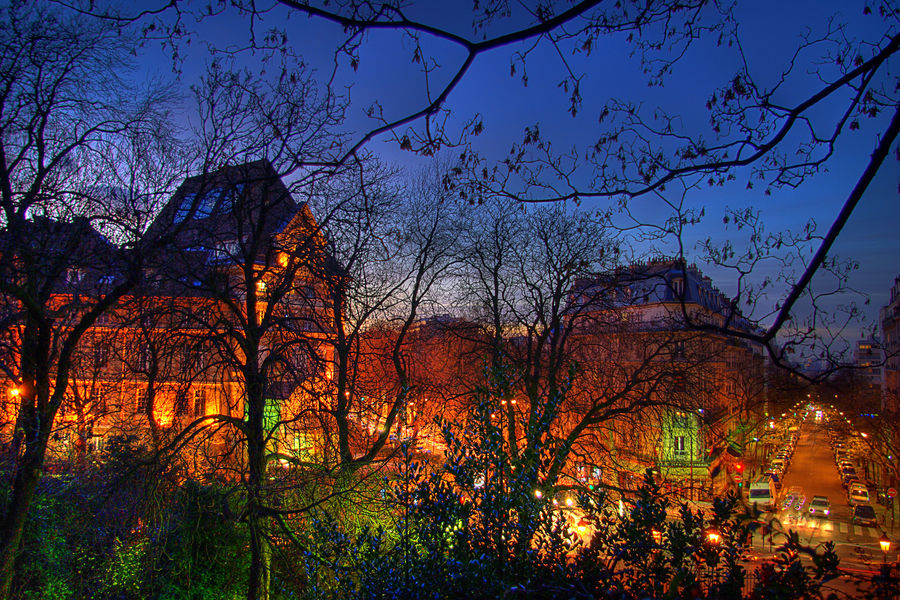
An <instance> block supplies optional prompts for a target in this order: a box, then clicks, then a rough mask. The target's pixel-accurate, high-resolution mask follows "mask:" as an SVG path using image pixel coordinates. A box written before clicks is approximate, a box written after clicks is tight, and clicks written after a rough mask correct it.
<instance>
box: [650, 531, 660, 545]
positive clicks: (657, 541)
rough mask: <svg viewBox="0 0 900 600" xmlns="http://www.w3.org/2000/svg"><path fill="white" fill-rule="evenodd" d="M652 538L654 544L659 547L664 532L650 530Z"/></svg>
mask: <svg viewBox="0 0 900 600" xmlns="http://www.w3.org/2000/svg"><path fill="white" fill-rule="evenodd" d="M650 536H651V537H652V538H653V543H654V544H656V545H657V546H659V545H660V544H662V531H659V530H657V529H651V530H650Z"/></svg>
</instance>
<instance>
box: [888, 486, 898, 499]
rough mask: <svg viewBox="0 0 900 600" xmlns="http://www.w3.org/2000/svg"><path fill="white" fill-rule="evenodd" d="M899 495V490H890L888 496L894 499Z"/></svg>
mask: <svg viewBox="0 0 900 600" xmlns="http://www.w3.org/2000/svg"><path fill="white" fill-rule="evenodd" d="M896 495H897V488H888V496H890V497H891V498H893V497H894V496H896Z"/></svg>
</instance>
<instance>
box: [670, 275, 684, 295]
mask: <svg viewBox="0 0 900 600" xmlns="http://www.w3.org/2000/svg"><path fill="white" fill-rule="evenodd" d="M672 290H673V291H674V292H675V296H677V297H678V298H682V297H683V296H684V279H683V278H681V277H676V278H675V279H673V280H672Z"/></svg>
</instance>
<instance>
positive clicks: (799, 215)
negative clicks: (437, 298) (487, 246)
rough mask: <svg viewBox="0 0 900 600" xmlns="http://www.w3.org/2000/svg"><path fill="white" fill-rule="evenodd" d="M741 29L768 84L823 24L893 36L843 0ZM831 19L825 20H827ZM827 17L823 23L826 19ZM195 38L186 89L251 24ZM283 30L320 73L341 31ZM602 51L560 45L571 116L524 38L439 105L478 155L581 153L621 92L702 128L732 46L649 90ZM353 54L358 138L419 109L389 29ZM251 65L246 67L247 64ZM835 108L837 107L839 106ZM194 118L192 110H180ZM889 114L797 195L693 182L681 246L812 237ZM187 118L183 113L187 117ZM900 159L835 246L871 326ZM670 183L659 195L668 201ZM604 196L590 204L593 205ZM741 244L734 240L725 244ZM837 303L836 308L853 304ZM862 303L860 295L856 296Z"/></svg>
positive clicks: (448, 9) (748, 17)
mask: <svg viewBox="0 0 900 600" xmlns="http://www.w3.org/2000/svg"><path fill="white" fill-rule="evenodd" d="M417 4H418V5H417V6H414V7H412V8H411V9H410V13H409V14H410V16H411V17H413V18H418V19H420V20H423V21H426V22H428V23H429V24H432V25H437V26H441V27H446V28H449V29H451V30H453V31H455V32H457V33H459V34H463V35H468V36H470V37H473V36H476V35H477V34H473V33H472V27H471V15H470V13H469V8H470V3H469V2H462V1H460V2H425V3H417ZM736 15H737V17H738V19H737V20H738V22H739V23H740V25H739V27H740V29H739V33H740V36H741V39H742V40H743V48H744V57H745V58H746V60H747V63H748V65H749V67H750V71H751V72H752V73H753V74H754V76H755V77H757V78H758V82H761V83H763V84H764V85H765V84H766V82H771V81H774V78H775V77H777V76H778V74H779V73H780V72H781V71H782V70H783V69H785V68H786V66H787V64H788V60H789V58H790V56H791V54H792V53H793V51H794V49H795V48H796V47H797V45H798V43H799V42H800V36H801V34H803V32H805V31H809V32H811V33H812V34H813V35H815V34H816V33H821V32H822V31H823V30H824V28H825V27H827V26H828V23H829V22H831V23H845V24H846V29H845V30H844V34H845V35H846V36H847V38H849V39H864V40H869V41H878V39H879V38H880V37H881V36H882V35H885V34H887V35H895V34H896V32H897V29H898V24H897V22H896V20H895V21H894V22H893V25H892V27H893V29H891V26H890V25H888V24H886V21H885V20H884V19H882V18H881V17H880V16H878V14H877V10H876V11H875V12H874V13H873V14H871V15H868V16H866V15H863V4H862V3H857V2H840V1H829V2H820V1H807V2H774V1H773V2H763V1H754V2H744V3H741V5H740V6H739V7H738V8H737V10H736ZM831 19H833V20H831ZM830 20H831V21H830ZM187 24H188V25H189V27H190V28H192V30H193V36H192V41H191V45H190V46H185V47H183V48H182V51H183V52H184V56H185V57H186V59H185V61H184V62H183V63H182V65H181V67H182V79H181V81H182V83H183V84H185V85H189V84H191V83H192V82H193V81H195V80H196V78H197V77H198V76H199V75H200V74H201V73H202V71H203V68H204V65H205V64H207V62H208V61H209V53H208V51H207V49H206V43H207V42H208V43H210V44H213V45H218V46H226V45H232V46H241V45H243V44H244V43H246V40H247V21H245V20H242V19H240V18H238V17H237V16H236V15H234V14H226V15H223V16H219V17H216V18H214V19H210V20H207V21H204V22H201V23H193V22H188V23H187ZM270 24H271V25H273V26H277V27H279V28H282V29H283V30H284V31H285V32H286V33H287V34H288V39H289V44H290V45H291V46H292V47H293V49H294V50H295V51H296V52H297V54H298V55H300V56H302V57H303V59H304V61H305V62H306V63H307V64H308V65H309V66H310V67H312V68H314V69H316V70H317V74H318V76H319V77H321V78H323V79H324V77H325V76H326V75H327V74H328V73H329V71H330V68H331V60H332V53H333V48H334V46H335V44H337V43H339V42H340V41H341V40H342V39H343V37H342V31H341V28H340V27H338V26H336V25H333V24H330V23H326V22H324V21H321V20H317V19H308V18H307V17H305V16H301V15H299V14H293V15H291V14H290V13H289V12H288V11H287V10H286V9H281V8H276V9H275V10H274V11H272V12H271V13H270V14H269V18H268V20H267V21H265V24H264V25H261V26H260V27H259V28H258V30H257V31H260V32H261V31H263V30H265V28H266V27H268V26H269V25H270ZM515 24H516V21H515V19H513V20H511V21H508V22H504V23H501V24H498V25H497V26H496V27H495V28H494V29H491V30H489V32H490V34H492V35H493V34H496V33H500V32H502V31H505V30H507V29H511V28H513V27H514V25H515ZM599 41H600V43H599V44H598V45H597V46H596V47H595V48H594V50H593V52H592V53H591V55H590V56H585V55H583V54H577V55H573V54H572V53H571V50H572V48H571V47H566V46H565V45H562V46H560V50H559V51H560V52H562V54H563V55H564V56H566V57H567V58H568V59H569V61H570V62H569V64H570V66H571V67H572V69H573V70H574V71H575V72H576V73H577V74H583V75H584V79H583V81H582V95H583V96H584V104H583V106H582V107H581V109H580V110H579V112H578V114H577V116H575V117H574V118H573V117H572V116H571V115H570V114H569V113H568V112H567V108H568V104H567V101H566V95H565V93H564V92H563V91H562V90H561V89H560V88H559V83H560V81H561V80H562V79H563V70H562V69H563V66H562V62H561V60H560V57H559V54H558V53H557V50H556V49H554V48H553V47H552V46H550V45H547V44H545V45H544V46H542V47H540V48H538V49H537V50H536V51H535V52H534V53H533V54H531V55H530V56H529V57H528V61H527V64H526V68H527V74H528V83H527V86H526V85H524V84H523V82H522V79H521V75H522V70H521V67H518V68H517V72H516V75H515V76H510V61H511V57H512V56H513V53H515V52H517V51H522V50H523V49H524V48H525V47H526V46H527V44H523V45H515V46H509V47H506V48H501V49H498V50H495V51H492V52H491V53H489V54H486V55H482V56H480V57H479V58H477V59H476V62H475V64H474V65H473V67H472V69H471V70H470V72H469V73H468V74H467V75H466V77H465V78H464V80H463V81H462V82H461V84H460V85H459V86H458V87H457V88H456V89H455V90H454V91H453V93H452V95H451V96H450V98H449V101H448V103H447V105H446V108H448V109H450V110H451V113H452V116H451V123H452V122H456V123H462V122H464V121H465V120H466V119H468V118H470V117H472V116H473V115H474V114H475V113H479V114H481V115H482V116H483V122H484V126H485V130H484V133H483V134H482V135H481V136H480V137H479V138H477V139H476V140H475V147H476V149H478V150H479V151H480V152H482V153H483V154H484V155H485V156H487V157H498V158H502V157H503V155H504V154H505V153H506V152H507V151H508V150H509V147H510V145H511V144H512V143H514V142H518V141H520V140H521V139H522V135H523V131H524V128H525V127H528V126H532V125H534V124H538V123H539V124H540V127H541V130H542V131H543V132H545V133H549V134H550V135H551V137H552V140H553V143H554V146H555V147H557V148H567V147H570V146H571V147H575V148H579V149H580V148H584V147H587V146H589V145H591V144H592V143H593V141H594V140H595V139H596V136H597V132H598V128H597V116H598V114H599V112H600V110H601V109H602V107H603V105H604V104H605V103H606V102H607V101H608V100H610V99H612V98H624V99H629V100H631V101H634V102H639V103H641V104H642V105H643V106H645V107H650V106H662V107H664V108H665V109H666V110H667V112H669V113H674V114H679V115H681V116H682V120H683V122H684V123H685V125H686V126H688V127H696V128H703V127H706V119H707V113H706V111H705V108H704V104H705V102H706V99H707V98H708V97H709V95H710V93H711V92H712V91H713V89H714V88H716V87H719V86H721V85H723V84H724V83H725V82H727V81H728V80H729V79H730V77H731V76H732V75H733V73H734V71H735V68H736V65H737V64H738V60H739V56H738V54H737V52H736V50H735V49H734V48H730V49H729V48H721V47H717V46H716V45H715V44H713V43H712V42H711V41H710V40H700V41H699V42H697V43H696V44H695V45H693V46H692V47H691V49H690V50H689V51H688V53H687V54H686V55H685V57H684V58H683V59H682V60H681V62H680V63H679V64H678V66H677V67H676V69H675V71H674V73H673V74H672V75H671V76H669V77H668V78H667V79H666V81H665V84H664V86H663V87H653V88H648V86H647V84H646V79H645V77H644V76H642V74H641V72H640V63H639V61H638V59H637V58H636V57H634V56H630V53H631V51H632V49H633V47H632V46H631V45H629V44H628V43H627V42H626V41H625V39H624V36H621V35H614V36H601V38H600V40H599ZM423 45H424V48H425V51H426V53H431V56H433V57H435V58H436V59H437V60H438V62H439V63H440V64H441V65H442V66H443V68H442V69H440V70H438V71H437V72H436V74H435V75H434V77H435V82H439V81H441V78H442V77H444V78H446V77H449V76H450V73H451V72H452V69H453V67H455V66H456V65H457V64H459V61H461V60H462V58H463V53H462V52H461V51H460V50H459V49H458V48H455V47H453V46H452V45H451V44H449V43H447V42H444V41H436V40H428V39H425V38H423ZM361 56H362V60H361V62H360V65H359V69H358V70H357V71H354V70H352V69H351V68H350V66H349V64H348V61H346V60H343V62H342V63H341V67H340V69H339V71H338V77H337V80H338V81H339V83H340V85H341V86H347V90H348V93H349V95H350V99H351V112H350V115H349V117H350V119H349V123H348V127H350V128H353V127H356V128H357V129H358V130H362V129H363V128H365V127H366V125H367V123H366V120H365V117H364V116H363V110H364V109H365V107H367V106H368V105H369V104H370V103H371V102H372V101H373V100H375V99H378V100H379V101H380V102H381V103H382V104H383V105H384V107H385V110H386V114H388V115H389V116H395V115H396V116H400V115H402V114H404V112H405V111H408V110H410V109H416V108H419V107H420V106H421V102H422V98H423V90H424V84H423V82H422V78H421V75H420V73H419V72H418V65H417V64H414V63H413V62H412V61H411V57H412V46H411V45H410V44H409V42H408V41H407V40H404V39H403V36H402V35H401V34H399V33H397V32H391V31H385V32H379V33H374V34H370V35H369V36H368V38H367V39H366V41H365V43H364V45H363V47H362V49H361ZM801 58H802V64H799V67H798V69H797V70H796V72H795V74H794V76H792V78H791V79H790V82H789V85H787V86H785V87H784V89H783V92H782V96H781V98H780V99H781V100H782V101H783V102H784V103H785V104H789V103H791V102H796V101H798V100H799V99H801V98H804V97H806V96H807V95H809V93H810V89H812V86H814V85H815V81H814V80H813V79H812V77H811V75H809V74H808V71H809V68H810V65H811V64H812V59H813V58H814V55H813V54H809V55H805V56H803V57H801ZM141 60H142V61H143V63H144V65H145V66H146V68H147V69H148V70H149V71H154V72H160V73H163V74H166V72H167V71H168V70H169V64H170V63H169V62H168V61H167V60H166V58H165V57H164V54H162V53H160V52H158V50H157V49H156V48H155V47H151V48H145V49H144V50H143V51H142V55H141ZM897 63H898V60H897V58H896V57H894V58H893V59H892V64H889V73H890V77H892V78H894V79H896V77H897ZM249 64H252V62H251V63H249ZM832 108H835V107H832V106H826V107H823V108H822V110H820V111H819V112H818V113H817V114H816V118H819V117H821V118H822V119H824V120H827V119H833V118H834V113H833V111H831V109H832ZM839 108H840V107H836V109H839ZM187 112H188V114H189V112H190V109H187ZM890 117H891V114H889V112H888V111H885V112H883V113H882V114H881V115H879V116H878V117H876V118H873V119H867V120H864V121H862V122H861V127H860V129H859V130H857V131H852V132H851V131H848V132H846V134H845V135H844V136H843V137H842V139H841V140H840V143H839V145H838V146H837V147H836V149H835V153H834V156H833V157H832V158H831V160H830V161H829V162H828V165H827V169H826V170H824V171H823V172H821V173H819V174H818V175H816V176H815V177H812V178H810V179H809V180H808V181H807V182H806V183H805V184H803V185H802V186H800V187H799V188H797V189H790V188H781V189H773V190H772V194H771V195H768V196H767V195H765V194H764V186H762V185H758V186H756V187H754V189H753V190H747V189H746V183H747V177H748V174H747V173H741V172H738V173H737V179H736V181H735V182H734V183H733V184H731V185H726V186H725V187H715V188H712V189H709V188H706V187H701V188H700V189H698V190H692V191H691V192H690V193H689V194H688V196H687V200H688V202H689V203H690V204H693V205H696V206H703V207H705V213H706V216H705V218H704V220H703V221H702V222H701V223H700V224H699V225H697V226H695V227H694V228H693V230H692V231H690V232H688V234H687V238H688V239H687V242H688V244H687V246H686V252H687V253H688V255H689V256H696V255H697V249H696V248H694V247H693V244H694V243H695V242H696V241H698V240H701V239H705V238H707V237H710V238H712V239H713V240H714V241H715V242H720V241H724V240H725V239H726V238H727V237H728V236H730V235H734V232H732V231H728V230H726V229H725V228H724V226H723V216H724V211H725V209H726V207H727V208H732V209H738V208H743V207H747V206H752V207H755V208H757V209H758V210H760V211H761V213H762V215H763V219H764V221H765V224H766V230H767V231H770V232H773V231H779V230H786V229H794V230H796V229H798V228H799V227H802V226H803V225H804V224H805V223H806V222H807V221H808V220H810V219H811V220H813V221H815V222H816V224H817V226H818V231H819V232H820V233H822V234H824V232H825V231H827V229H828V227H829V226H830V224H831V222H832V219H833V217H834V216H835V215H836V214H837V212H838V210H839V208H840V206H841V205H842V204H843V202H844V201H845V199H846V197H847V195H848V194H849V192H850V190H851V189H852V188H853V186H854V184H855V183H856V180H857V178H858V177H859V176H860V174H861V173H862V171H863V169H864V167H865V165H866V163H867V161H868V158H869V155H870V153H871V151H872V150H873V148H874V146H875V144H876V143H877V139H878V138H877V136H878V133H879V132H880V131H882V130H883V129H884V128H885V126H886V124H887V123H888V121H889V120H890ZM188 118H189V117H188ZM368 149H369V150H371V151H373V152H375V153H377V154H378V155H380V156H382V157H383V158H384V159H385V160H386V161H390V162H396V163H398V164H400V165H402V166H405V167H409V168H415V167H416V166H417V165H418V164H420V163H421V162H422V161H423V160H424V159H422V158H419V157H416V156H415V155H412V154H411V153H409V152H404V151H401V150H399V149H398V148H397V147H396V145H392V144H388V143H386V142H385V141H384V140H376V141H375V142H373V143H371V144H370V145H369V146H368ZM898 175H900V170H898V162H897V160H896V156H892V158H890V159H889V160H888V161H886V163H885V164H884V166H883V167H882V168H881V171H880V173H879V175H878V177H877V180H876V181H875V182H874V184H873V186H871V187H870V188H869V190H868V191H867V193H866V195H865V197H864V198H863V201H862V203H861V204H860V206H859V207H858V208H857V210H856V212H855V213H854V215H853V217H852V219H851V221H850V222H849V224H848V226H847V228H846V229H845V230H844V232H843V234H842V235H841V237H840V238H839V240H838V243H837V244H836V253H837V254H838V255H839V256H840V257H842V258H852V259H854V260H856V261H858V263H859V265H860V268H859V270H857V271H856V272H855V274H854V275H853V279H852V280H851V282H850V284H851V286H852V287H853V288H855V289H857V290H859V291H861V292H863V293H865V294H867V295H868V297H869V298H870V304H869V306H867V307H864V308H865V313H866V315H867V317H868V323H862V324H860V325H859V327H862V326H864V325H871V324H872V323H873V322H875V321H876V320H877V312H878V308H879V307H880V306H882V305H884V304H885V303H886V302H887V299H888V294H889V290H890V287H891V285H892V283H893V280H894V277H895V276H897V275H900V260H898V257H900V235H898V233H897V232H898V231H900V227H898V225H900V223H898V221H900V210H898V209H897V189H898V188H897V185H898ZM675 191H676V190H674V186H673V187H672V188H670V190H669V191H668V193H669V194H674V193H675ZM636 202H639V203H640V204H639V205H635V206H636V210H638V211H639V212H640V213H641V214H642V215H646V216H651V218H652V216H653V215H663V214H664V213H663V210H662V208H661V207H662V204H661V203H660V200H659V199H653V198H649V197H644V198H642V199H640V200H638V201H636ZM604 205H605V204H604V202H596V203H595V204H593V205H592V204H589V203H588V204H586V206H588V207H594V206H596V207H597V208H602V207H603V206H604ZM734 240H735V242H736V243H737V244H740V243H741V242H740V238H734ZM700 266H701V268H702V269H703V270H704V271H705V272H707V273H708V274H710V275H711V276H712V277H713V279H714V282H715V283H716V285H718V287H720V288H721V289H722V290H723V291H724V292H726V293H731V292H733V290H734V281H733V276H731V275H730V274H728V273H724V272H721V271H716V270H715V269H713V268H710V267H707V266H703V265H702V264H701V265H700ZM851 299H853V298H845V299H843V300H842V301H847V300H851ZM856 300H857V301H858V302H860V304H862V300H863V298H861V297H856ZM859 327H857V328H855V329H853V330H851V331H849V332H848V333H847V337H849V338H850V339H852V338H854V337H855V336H856V335H858V334H859V331H860V329H859Z"/></svg>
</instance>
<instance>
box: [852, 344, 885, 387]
mask: <svg viewBox="0 0 900 600" xmlns="http://www.w3.org/2000/svg"><path fill="white" fill-rule="evenodd" d="M853 363H854V365H855V366H856V368H857V377H858V378H859V379H860V380H861V381H862V382H864V383H866V384H868V385H870V386H872V387H875V388H878V389H881V387H882V384H883V383H884V372H883V371H884V369H883V365H884V350H883V349H882V347H881V343H880V342H879V341H878V340H876V339H875V338H865V339H861V340H857V341H856V351H855V352H854V353H853Z"/></svg>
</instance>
